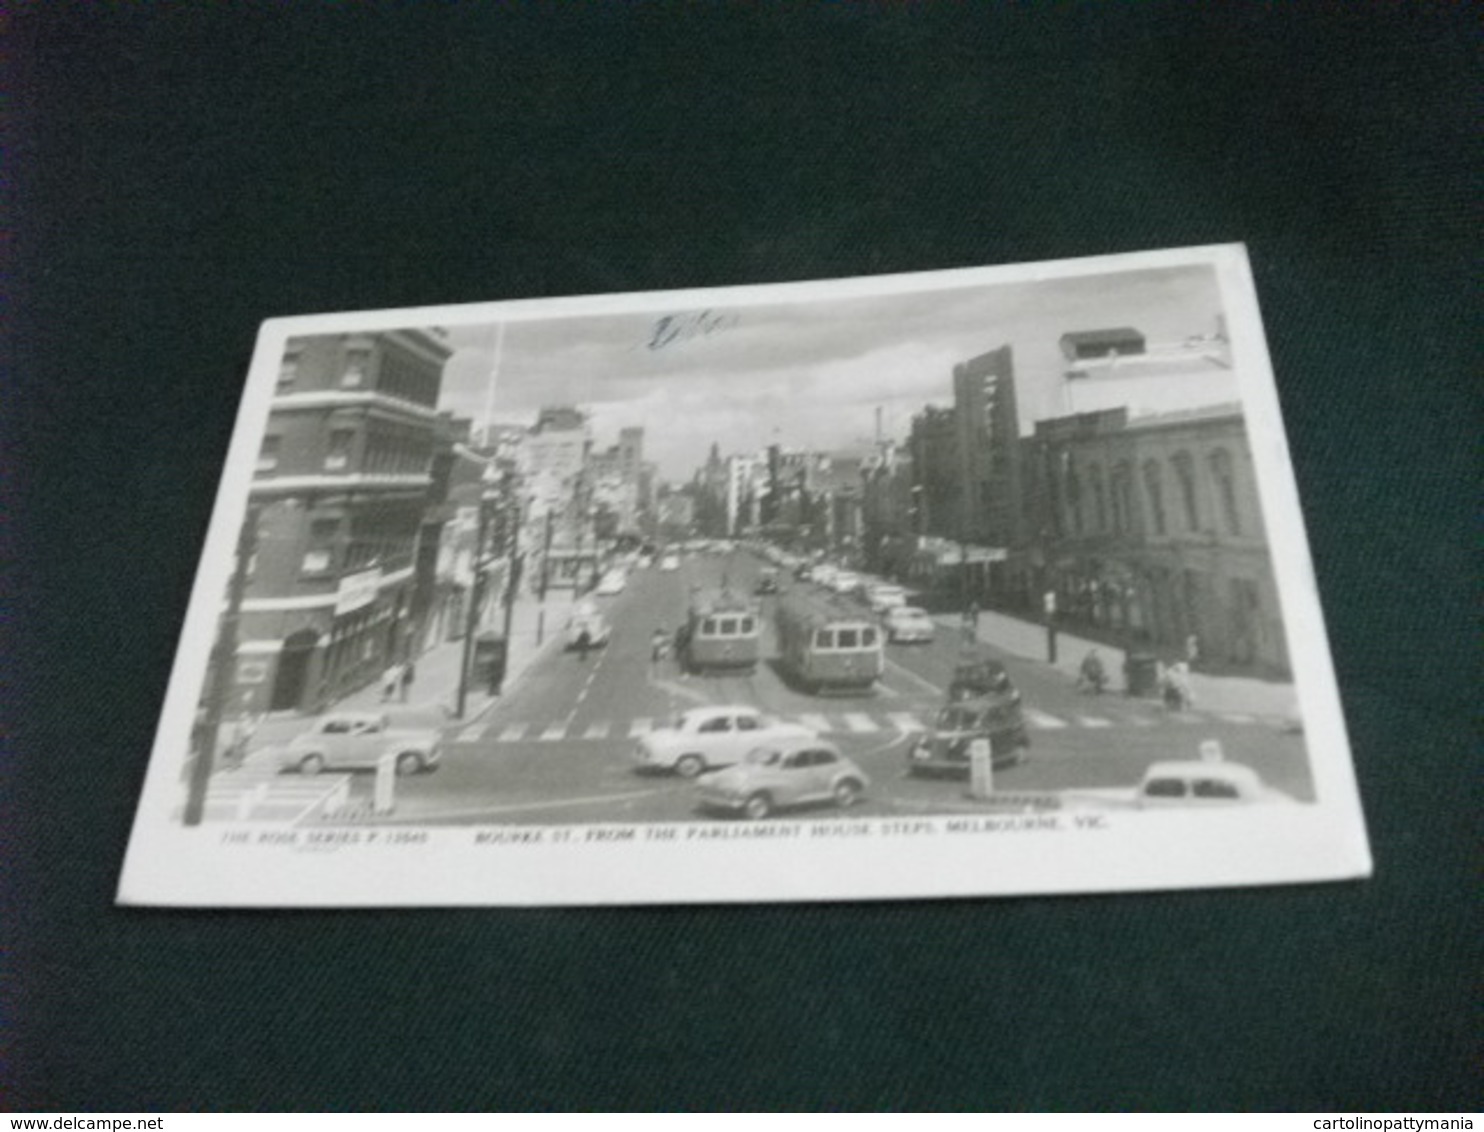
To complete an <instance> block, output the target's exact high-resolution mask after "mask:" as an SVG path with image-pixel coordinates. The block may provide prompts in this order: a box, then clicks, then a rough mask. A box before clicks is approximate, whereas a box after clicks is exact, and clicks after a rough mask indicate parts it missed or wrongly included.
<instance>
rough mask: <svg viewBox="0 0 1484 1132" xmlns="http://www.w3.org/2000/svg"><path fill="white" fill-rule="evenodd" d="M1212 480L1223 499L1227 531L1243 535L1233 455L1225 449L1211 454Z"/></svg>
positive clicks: (1222, 507) (1222, 505)
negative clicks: (1233, 469) (1233, 468)
mask: <svg viewBox="0 0 1484 1132" xmlns="http://www.w3.org/2000/svg"><path fill="white" fill-rule="evenodd" d="M1211 478H1212V479H1214V480H1215V481H1216V492H1217V494H1218V495H1219V496H1220V497H1221V513H1222V517H1223V518H1224V519H1225V520H1226V529H1227V530H1228V531H1230V532H1231V533H1232V534H1234V535H1239V534H1241V533H1242V515H1241V512H1240V511H1238V510H1237V485H1236V479H1235V475H1234V473H1233V471H1232V454H1231V453H1230V452H1228V451H1227V450H1226V449H1225V448H1218V449H1217V450H1216V451H1215V452H1212V453H1211Z"/></svg>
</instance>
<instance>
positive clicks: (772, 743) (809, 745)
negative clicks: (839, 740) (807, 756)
mask: <svg viewBox="0 0 1484 1132" xmlns="http://www.w3.org/2000/svg"><path fill="white" fill-rule="evenodd" d="M758 749H762V750H765V751H777V752H778V753H779V754H780V755H788V754H792V753H793V752H794V751H832V752H834V753H835V754H836V755H840V757H841V758H844V755H843V754H841V752H840V748H839V747H838V746H836V745H835V744H834V743H831V742H830V741H829V740H828V739H821V738H820V737H819V736H818V735H782V736H779V737H778V738H777V739H769V740H768V741H767V742H765V743H759V744H758V745H757V747H754V748H753V750H758Z"/></svg>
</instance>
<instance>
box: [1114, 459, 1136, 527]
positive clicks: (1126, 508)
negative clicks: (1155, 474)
mask: <svg viewBox="0 0 1484 1132" xmlns="http://www.w3.org/2000/svg"><path fill="white" fill-rule="evenodd" d="M1132 480H1133V473H1132V472H1131V471H1130V469H1129V466H1128V465H1127V464H1126V463H1125V464H1119V465H1118V466H1117V467H1116V468H1114V469H1113V478H1112V481H1111V485H1110V493H1109V494H1110V495H1111V497H1112V503H1113V533H1114V534H1117V535H1121V534H1126V533H1127V532H1128V531H1129V530H1130V529H1132V527H1133V513H1134V500H1133V483H1132Z"/></svg>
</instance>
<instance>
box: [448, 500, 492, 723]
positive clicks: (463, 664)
mask: <svg viewBox="0 0 1484 1132" xmlns="http://www.w3.org/2000/svg"><path fill="white" fill-rule="evenodd" d="M478 530H479V533H478V534H477V535H476V536H475V539H474V553H473V554H472V555H471V556H470V557H471V563H470V569H471V570H472V572H473V577H472V578H471V579H470V582H469V608H468V610H467V611H466V612H465V614H464V647H463V650H462V652H461V654H460V659H459V694H458V699H457V700H456V701H455V704H454V709H453V714H454V718H456V719H463V718H464V701H465V699H466V698H467V696H468V694H469V661H470V658H471V657H472V656H473V654H474V630H475V628H476V626H477V624H478V622H479V598H480V590H481V589H483V586H484V567H485V564H486V561H485V557H484V540H485V537H486V534H487V532H488V530H489V501H488V500H487V499H485V497H484V494H483V491H482V490H481V493H480V497H479V529H478Z"/></svg>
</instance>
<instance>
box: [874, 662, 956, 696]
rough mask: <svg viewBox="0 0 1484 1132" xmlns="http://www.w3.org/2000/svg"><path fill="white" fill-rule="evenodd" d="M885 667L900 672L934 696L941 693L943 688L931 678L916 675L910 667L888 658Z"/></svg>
mask: <svg viewBox="0 0 1484 1132" xmlns="http://www.w3.org/2000/svg"><path fill="white" fill-rule="evenodd" d="M886 667H887V668H890V669H892V670H894V671H896V672H900V673H901V674H902V675H903V676H905V677H907V679H908V680H912V681H915V682H916V683H918V684H920V685H922V687H924V688H926V689H927V690H928V691H929V692H931V693H932V694H933V695H935V696H941V695H943V689H942V688H940V687H938V685H936V684H934V683H933V682H932V681H931V680H928V679H926V678H924V677H922V676H919V675H917V673H915V672H913V671H912V669H910V668H907V667H905V666H904V665H900V664H898V663H897V662H896V661H894V660H891V659H888V660H887V662H886Z"/></svg>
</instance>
